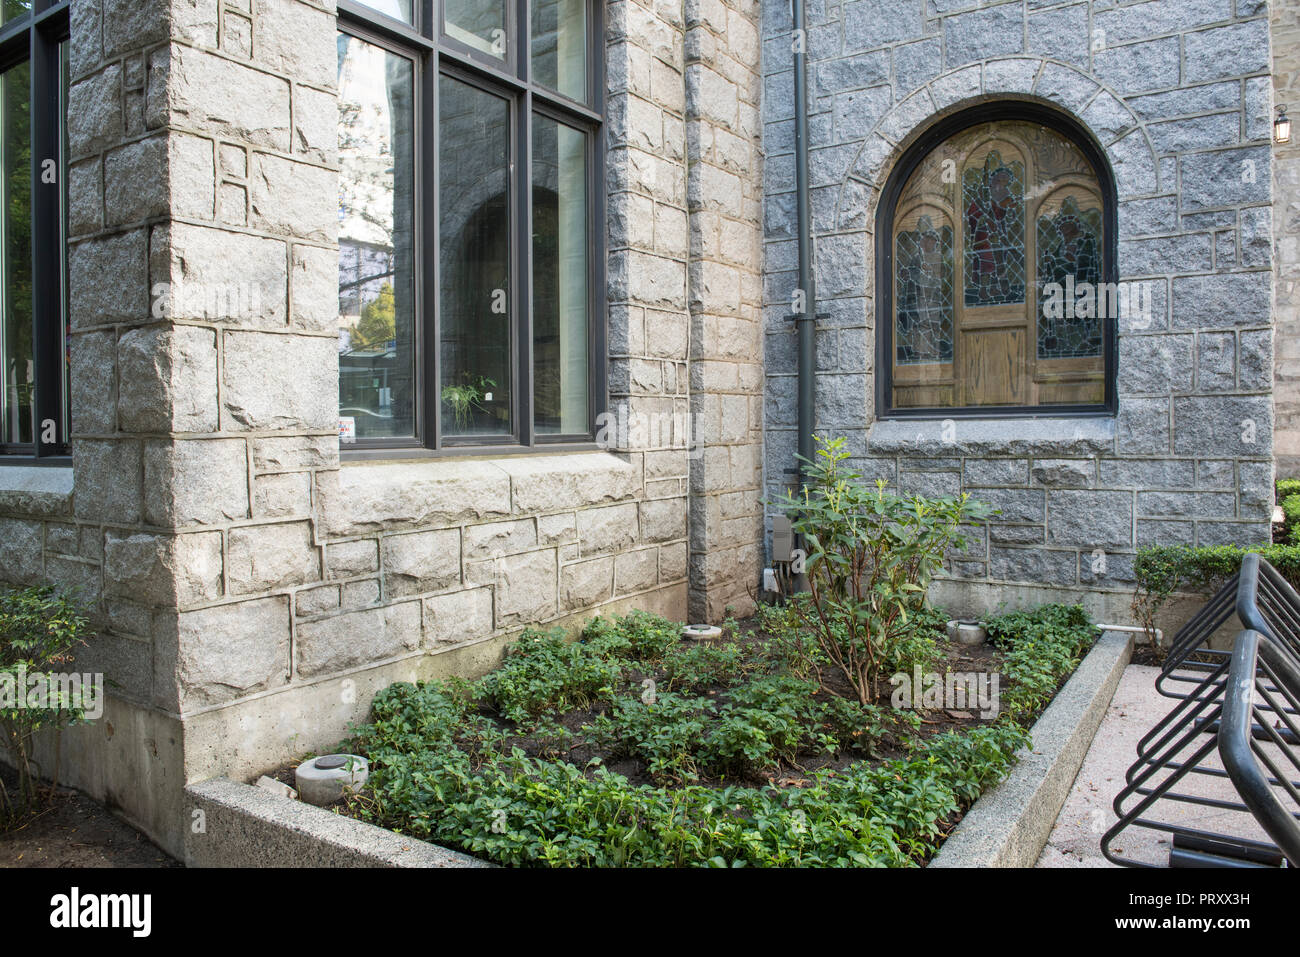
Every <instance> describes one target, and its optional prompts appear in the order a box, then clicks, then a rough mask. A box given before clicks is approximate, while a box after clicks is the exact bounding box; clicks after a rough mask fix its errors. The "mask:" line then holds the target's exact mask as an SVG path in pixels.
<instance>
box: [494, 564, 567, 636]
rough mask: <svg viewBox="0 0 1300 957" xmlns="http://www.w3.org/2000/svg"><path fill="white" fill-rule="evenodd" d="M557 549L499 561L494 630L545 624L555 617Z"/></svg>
mask: <svg viewBox="0 0 1300 957" xmlns="http://www.w3.org/2000/svg"><path fill="white" fill-rule="evenodd" d="M556 558H557V556H556V550H555V549H553V548H548V549H545V550H544V551H538V552H528V553H526V554H523V555H513V556H510V557H508V558H503V559H501V560H500V562H498V563H497V564H498V571H497V588H496V602H497V607H496V623H497V627H498V628H500V627H506V626H509V625H513V624H527V623H533V622H542V621H547V620H548V619H550V618H552V617H554V616H555V613H556V600H557V594H556V590H557V569H556Z"/></svg>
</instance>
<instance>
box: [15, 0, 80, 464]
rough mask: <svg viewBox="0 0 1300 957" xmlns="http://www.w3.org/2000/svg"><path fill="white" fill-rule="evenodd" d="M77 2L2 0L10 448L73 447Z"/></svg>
mask: <svg viewBox="0 0 1300 957" xmlns="http://www.w3.org/2000/svg"><path fill="white" fill-rule="evenodd" d="M67 36H68V4H67V2H66V0H64V2H62V3H54V2H50V0H45V2H41V0H27V2H22V0H0V454H10V455H19V456H36V457H42V456H51V455H60V454H65V453H66V452H67V430H68V349H67V319H66V317H67V294H66V290H67V282H66V275H65V273H66V269H65V262H66V259H65V255H64V248H65V230H64V223H65V216H64V206H65V192H64V182H63V180H64V176H63V172H64V168H65V162H64V156H65V153H66V148H65V143H64V130H65V123H64V121H63V118H64V116H65V115H66V100H67V97H66V90H67Z"/></svg>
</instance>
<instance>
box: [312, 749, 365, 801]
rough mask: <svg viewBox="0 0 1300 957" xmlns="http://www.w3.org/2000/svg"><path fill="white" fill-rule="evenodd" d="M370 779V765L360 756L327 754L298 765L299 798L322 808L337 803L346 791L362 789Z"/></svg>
mask: <svg viewBox="0 0 1300 957" xmlns="http://www.w3.org/2000/svg"><path fill="white" fill-rule="evenodd" d="M369 777H370V762H369V761H367V760H366V759H365V758H363V757H361V756H360V755H359V754H323V755H321V756H320V757H318V758H312V759H311V760H310V761H305V762H303V763H302V764H300V765H298V768H297V770H296V771H294V778H295V780H296V782H297V785H298V799H299V800H300V801H306V802H307V803H308V804H315V805H316V806H318V807H325V806H326V805H329V804H333V803H334V802H335V801H337V800H339V799H340V798H342V797H343V792H344V790H347V789H350V790H353V791H356V790H358V789H359V788H360V787H361V786H362V785H363V784H365V783H366V779H367V778H369Z"/></svg>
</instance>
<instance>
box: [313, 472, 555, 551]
mask: <svg viewBox="0 0 1300 957" xmlns="http://www.w3.org/2000/svg"><path fill="white" fill-rule="evenodd" d="M330 479H332V481H331V480H330ZM318 489H319V492H320V496H321V499H322V501H321V504H320V509H321V513H322V515H324V516H325V518H326V520H327V522H328V526H329V529H330V533H331V535H332V536H343V535H356V534H361V533H364V532H375V531H385V530H388V529H395V528H416V527H420V526H428V525H452V524H459V523H463V522H477V521H482V520H484V519H490V518H494V517H503V516H506V515H509V514H510V476H509V475H508V474H506V472H505V471H504V470H503V468H501V467H500V466H498V465H494V464H489V463H486V462H464V461H461V462H419V463H414V464H405V463H403V464H400V465H399V464H397V463H388V464H384V465H356V466H349V467H348V468H344V469H340V470H339V471H337V472H330V473H325V478H324V479H320V478H319V477H318ZM553 507H562V506H561V504H560V503H558V502H557V503H555V505H554V506H553ZM539 510H540V509H539Z"/></svg>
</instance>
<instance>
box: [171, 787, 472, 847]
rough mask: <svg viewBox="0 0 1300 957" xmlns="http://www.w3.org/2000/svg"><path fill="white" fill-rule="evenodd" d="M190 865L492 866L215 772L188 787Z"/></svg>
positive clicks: (187, 845) (187, 813) (186, 790)
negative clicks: (199, 826)
mask: <svg viewBox="0 0 1300 957" xmlns="http://www.w3.org/2000/svg"><path fill="white" fill-rule="evenodd" d="M185 809H186V817H187V820H188V821H190V822H194V821H196V820H198V819H199V818H196V816H195V812H196V811H202V812H203V813H202V816H201V820H202V831H201V832H199V833H195V832H194V829H193V823H191V826H190V829H189V833H187V834H186V840H185V863H186V865H187V866H189V867H493V866H495V865H492V864H489V863H487V862H485V861H480V860H478V859H477V858H474V857H470V856H469V855H467V854H461V853H459V852H457V851H449V850H447V849H446V848H445V847H439V846H437V845H436V844H429V843H427V842H425V841H419V840H416V839H415V838H413V837H405V836H403V835H401V834H394V833H393V832H392V831H387V830H385V829H383V828H381V827H376V826H375V825H373V824H366V823H365V822H364V821H358V820H355V819H353V818H350V817H344V816H343V815H341V814H335V813H333V812H332V811H328V810H325V809H324V808H318V807H313V806H312V805H310V804H304V803H302V802H301V801H294V800H290V799H289V798H285V797H280V796H278V795H275V794H272V793H271V792H269V791H266V790H263V789H262V788H256V787H252V786H251V785H248V784H240V783H238V782H237V781H230V780H227V779H226V778H214V779H212V780H210V781H203V782H201V783H199V784H191V785H190V786H189V787H187V788H186V789H185Z"/></svg>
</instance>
